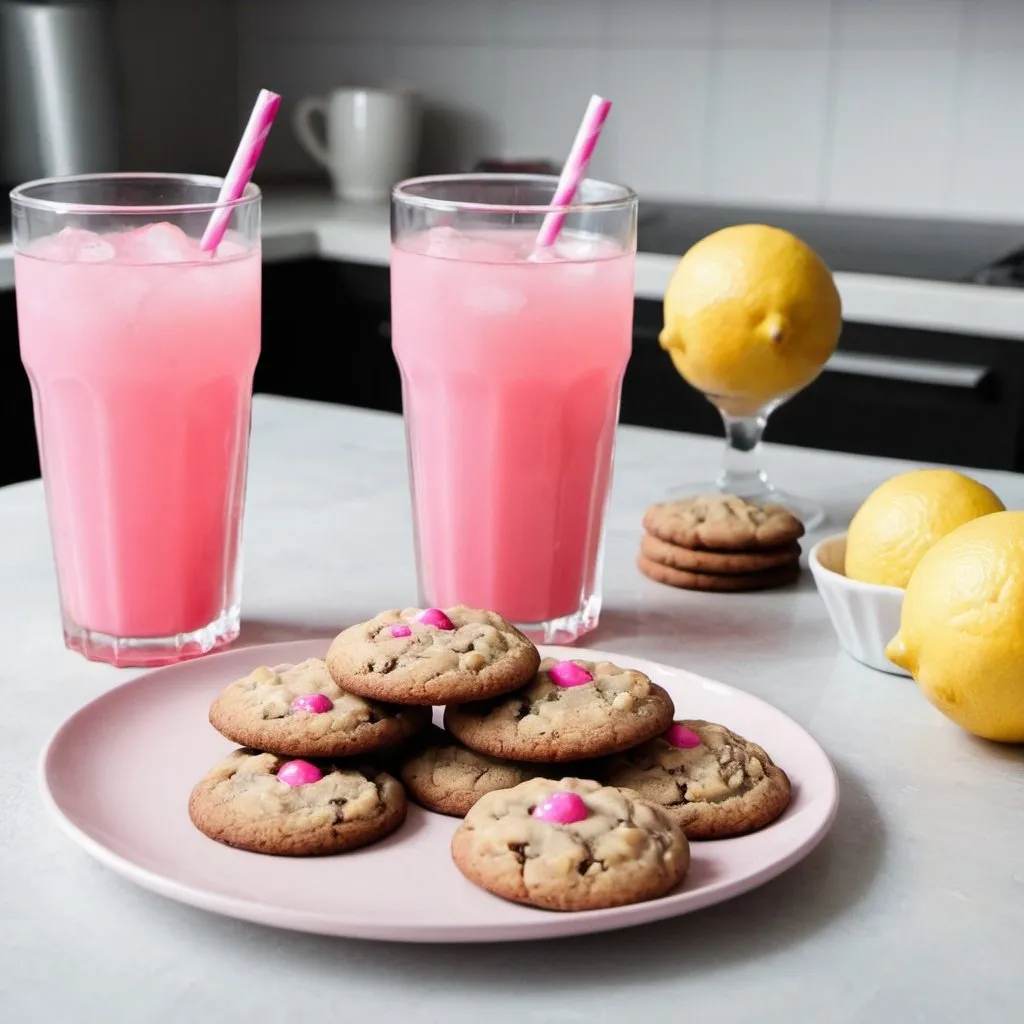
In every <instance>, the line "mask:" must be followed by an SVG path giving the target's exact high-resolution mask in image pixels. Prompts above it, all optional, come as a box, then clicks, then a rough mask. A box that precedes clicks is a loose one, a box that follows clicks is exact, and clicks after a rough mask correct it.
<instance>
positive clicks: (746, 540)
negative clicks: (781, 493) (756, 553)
mask: <svg viewBox="0 0 1024 1024" xmlns="http://www.w3.org/2000/svg"><path fill="white" fill-rule="evenodd" d="M644 529H645V530H647V532H648V533H649V534H651V536H653V537H657V538H658V539H659V540H663V541H667V542H668V543H670V544H677V545H679V546H680V547H684V548H696V549H706V550H708V551H752V550H761V549H764V548H779V547H784V546H786V545H787V544H792V543H793V541H795V540H797V539H798V538H799V537H801V536H803V532H804V525H803V523H801V522H800V520H799V519H797V518H796V516H794V515H793V513H792V512H790V511H789V510H788V509H786V508H783V507H782V506H781V505H757V504H754V503H752V502H749V501H744V500H743V499H742V498H737V497H736V496H735V495H732V494H708V495H700V496H698V497H695V498H684V499H682V500H680V501H668V502H663V503H662V504H658V505H652V506H651V507H650V508H649V509H648V510H647V512H646V513H645V514H644Z"/></svg>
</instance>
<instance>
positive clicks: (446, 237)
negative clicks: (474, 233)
mask: <svg viewBox="0 0 1024 1024" xmlns="http://www.w3.org/2000/svg"><path fill="white" fill-rule="evenodd" d="M465 249H466V243H465V239H464V238H463V237H462V235H460V234H459V232H458V231H456V230H455V228H450V227H438V228H431V229H430V231H428V232H427V247H426V250H425V252H426V254H427V255H428V256H441V257H444V258H445V259H450V260H457V259H458V258H459V257H460V256H464V255H465Z"/></svg>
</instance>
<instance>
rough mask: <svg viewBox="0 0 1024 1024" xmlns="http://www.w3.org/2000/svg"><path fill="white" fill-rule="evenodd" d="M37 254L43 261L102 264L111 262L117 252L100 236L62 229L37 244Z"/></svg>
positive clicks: (73, 229) (77, 229)
mask: <svg viewBox="0 0 1024 1024" xmlns="http://www.w3.org/2000/svg"><path fill="white" fill-rule="evenodd" d="M37 254H38V255H39V256H40V257H41V258H42V259H45V260H60V261H61V262H63V263H103V262H105V261H106V260H112V259H113V258H114V257H115V256H116V255H117V250H116V249H115V248H114V247H113V246H112V245H111V244H110V242H108V241H107V240H106V239H105V238H104V237H103V236H102V235H97V234H96V232H95V231H86V230H85V228H72V227H67V228H63V229H62V230H61V231H58V232H57V234H55V235H54V236H53V237H52V238H45V239H43V241H42V242H41V243H40V244H39V246H38V249H37Z"/></svg>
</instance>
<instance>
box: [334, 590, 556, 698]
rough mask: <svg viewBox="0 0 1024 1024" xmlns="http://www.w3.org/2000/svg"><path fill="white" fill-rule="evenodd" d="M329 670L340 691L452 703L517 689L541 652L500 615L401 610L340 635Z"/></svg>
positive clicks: (534, 668)
mask: <svg viewBox="0 0 1024 1024" xmlns="http://www.w3.org/2000/svg"><path fill="white" fill-rule="evenodd" d="M326 661H327V669H328V671H329V672H330V674H331V677H332V678H333V679H334V681H335V683H337V684H338V686H340V687H341V688H342V689H344V690H347V691H348V692H350V693H357V694H360V695H361V696H363V697H367V698H369V699H372V700H381V701H389V702H393V703H395V704H414V705H432V704H453V703H459V702H462V701H473V700H482V699H485V698H488V697H494V696H498V695H500V694H504V693H508V692H510V691H511V690H515V689H518V688H519V687H520V686H522V685H523V684H524V683H525V682H527V681H528V680H529V679H531V678H532V677H533V675H534V673H535V672H536V671H537V666H538V665H539V663H540V655H539V654H538V653H537V648H536V647H535V646H534V645H533V643H531V641H530V640H529V639H528V638H527V637H525V636H524V635H523V634H522V633H520V632H519V630H518V629H516V628H515V626H513V625H512V624H511V623H510V622H508V621H506V620H505V619H504V618H502V617H501V616H500V615H498V614H497V613H496V612H491V611H484V610H482V609H477V608H467V607H465V606H463V605H457V606H455V607H453V608H403V609H393V610H391V611H386V612H381V613H380V614H379V615H376V616H375V617H374V618H372V619H370V620H369V621H367V622H360V623H358V624H357V625H355V626H350V627H349V628H348V629H346V630H344V632H342V633H340V634H339V635H338V636H337V637H335V639H334V641H333V643H332V644H331V646H330V650H328V652H327V659H326Z"/></svg>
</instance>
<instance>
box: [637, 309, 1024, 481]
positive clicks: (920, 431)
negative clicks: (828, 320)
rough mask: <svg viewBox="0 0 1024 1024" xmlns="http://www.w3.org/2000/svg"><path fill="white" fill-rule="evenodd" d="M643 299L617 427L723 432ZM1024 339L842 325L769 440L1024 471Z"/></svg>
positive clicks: (776, 419)
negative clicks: (662, 342)
mask: <svg viewBox="0 0 1024 1024" xmlns="http://www.w3.org/2000/svg"><path fill="white" fill-rule="evenodd" d="M661 322H662V320H661V304H660V303H657V302H651V301H645V300H640V301H638V302H637V308H636V319H635V330H634V338H633V356H632V359H631V360H630V365H629V368H628V369H627V372H626V379H625V382H624V385H623V400H622V420H623V422H625V423H637V424H640V425H643V426H652V427H662V428H666V429H670V430H690V431H695V432H698V433H705V434H712V435H721V433H722V425H721V420H720V418H719V416H718V413H717V412H716V411H715V410H714V409H713V408H712V407H711V405H710V403H708V402H707V401H706V400H705V399H704V398H703V397H701V396H700V395H699V394H698V393H697V392H695V391H694V390H693V389H692V388H690V387H689V386H688V385H687V384H685V383H684V382H683V380H682V379H681V378H680V377H679V376H678V375H677V374H676V372H675V370H674V368H673V366H672V363H671V360H670V359H669V357H668V355H667V353H665V352H664V351H662V349H661V347H660V346H659V344H658V331H659V330H660V328H661ZM1022 407H1024V342H1015V341H1003V340H998V339H992V338H974V337H963V336H959V335H949V334H942V333H940V332H934V331H918V330H910V329H906V328H896V327H881V326H873V325H870V324H859V323H856V324H855V323H847V324H844V326H843V335H842V339H841V341H840V347H839V351H838V352H837V353H836V355H835V357H833V359H832V360H831V361H830V363H829V365H828V366H827V367H826V369H825V371H824V372H823V373H822V375H821V376H820V377H819V378H818V379H817V380H816V381H815V382H814V383H813V384H811V385H810V387H808V388H806V389H805V390H804V391H802V392H800V393H799V394H797V395H795V396H794V397H793V398H792V399H790V401H788V402H787V403H785V404H784V405H783V406H781V407H780V408H779V409H777V410H776V411H775V412H774V413H772V416H771V418H770V420H769V423H768V430H767V435H766V437H767V440H769V441H778V442H781V443H783V444H795V445H804V446H808V447H814V448H827V449H832V450H834V451H843V452H854V453H858V454H864V455H882V456H890V457H894V458H904V459H911V460H914V461H918V462H949V463H955V464H960V465H967V466H977V467H979V468H992V469H1015V470H1021V469H1024V445H1022V444H1021V440H1022V437H1021V435H1022V418H1021V409H1022Z"/></svg>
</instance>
